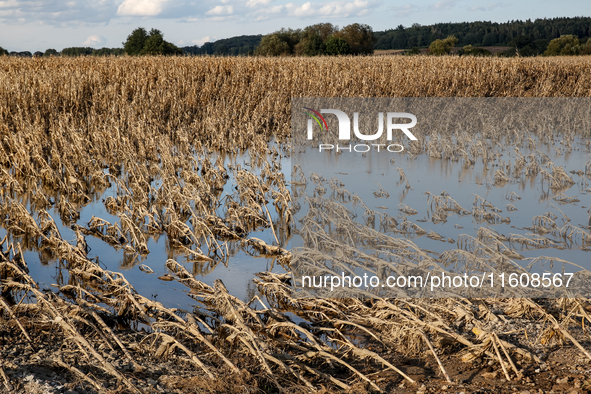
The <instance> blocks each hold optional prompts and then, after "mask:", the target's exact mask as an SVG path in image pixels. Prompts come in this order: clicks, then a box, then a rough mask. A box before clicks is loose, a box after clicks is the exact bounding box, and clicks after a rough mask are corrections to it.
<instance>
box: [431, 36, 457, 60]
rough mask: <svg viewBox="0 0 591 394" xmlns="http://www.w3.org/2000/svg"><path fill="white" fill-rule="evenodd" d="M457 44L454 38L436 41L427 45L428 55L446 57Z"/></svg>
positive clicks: (449, 37)
mask: <svg viewBox="0 0 591 394" xmlns="http://www.w3.org/2000/svg"><path fill="white" fill-rule="evenodd" d="M457 43H458V39H457V38H456V37H455V36H448V37H447V38H445V39H443V40H439V39H437V40H435V41H433V42H432V43H431V45H429V53H430V54H431V55H436V56H441V55H447V54H449V53H450V52H451V49H452V48H453V47H454V45H456V44H457Z"/></svg>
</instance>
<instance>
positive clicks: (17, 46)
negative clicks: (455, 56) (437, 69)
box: [0, 0, 590, 52]
mask: <svg viewBox="0 0 591 394" xmlns="http://www.w3.org/2000/svg"><path fill="white" fill-rule="evenodd" d="M589 10H590V8H589V3H588V0H561V1H559V2H557V1H556V0H529V1H520V2H514V1H510V0H500V1H496V0H488V1H479V0H471V1H470V0H441V1H436V0H415V1H413V2H412V3H410V2H408V0H401V1H398V0H395V1H391V0H390V1H387V0H337V1H330V0H329V1H321V0H313V1H312V0H311V1H306V0H303V1H298V0H291V1H283V0H222V1H210V0H201V1H192V0H97V1H91V0H72V1H68V0H64V1H62V0H7V1H1V0H0V46H2V47H3V48H5V49H7V50H9V51H25V50H28V51H31V52H33V51H38V50H39V51H45V49H47V48H55V49H57V50H62V49H63V48H64V47H71V46H90V47H95V48H101V47H105V46H106V47H121V46H122V45H121V43H122V42H123V41H125V39H126V37H127V35H128V34H129V33H130V32H131V31H132V30H133V29H134V28H136V27H138V26H142V27H145V28H147V29H150V28H157V29H160V30H161V31H162V32H163V33H164V38H165V39H166V40H167V41H171V42H173V43H175V44H177V45H179V46H185V45H195V44H196V45H201V44H203V43H204V42H206V41H215V40H216V39H220V38H228V37H232V36H237V35H243V34H267V33H270V32H273V31H275V30H278V29H280V28H281V27H291V28H299V27H305V26H307V25H311V24H314V23H319V22H331V23H333V24H335V25H338V26H341V27H342V26H345V25H348V24H350V23H355V22H359V23H366V24H368V25H370V26H372V27H373V29H374V30H376V31H377V30H385V29H389V28H394V27H396V26H398V25H400V24H402V25H404V26H410V25H412V24H413V23H420V24H432V23H438V22H464V21H480V20H487V21H494V22H506V21H508V20H514V19H521V20H525V19H536V18H553V17H558V16H589V14H590V12H589Z"/></svg>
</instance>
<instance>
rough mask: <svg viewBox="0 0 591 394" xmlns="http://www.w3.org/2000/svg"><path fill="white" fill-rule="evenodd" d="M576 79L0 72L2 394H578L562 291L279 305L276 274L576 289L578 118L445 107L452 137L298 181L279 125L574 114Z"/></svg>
mask: <svg viewBox="0 0 591 394" xmlns="http://www.w3.org/2000/svg"><path fill="white" fill-rule="evenodd" d="M458 70H462V71H461V72H460V71H458ZM590 71H591V64H590V63H589V61H588V59H586V58H581V59H566V58H555V59H476V58H471V59H465V58H458V57H441V58H424V59H423V58H421V59H419V58H400V59H394V58H385V57H382V58H372V57H367V58H365V57H355V58H354V57H342V58H334V59H333V58H330V59H329V58H315V59H307V58H306V59H304V58H285V59H283V58H273V59H270V58H190V59H189V58H151V57H146V58H117V59H109V58H105V59H102V58H101V59H99V58H97V59H91V58H79V59H67V58H48V59H45V58H33V59H18V58H6V59H5V58H2V59H1V60H0V119H1V122H0V184H1V185H2V187H1V189H0V217H1V222H0V281H1V282H0V284H1V285H0V286H1V287H0V392H7V393H13V392H18V393H63V392H70V393H71V392H73V391H76V392H78V393H95V392H98V393H122V392H125V393H128V392H129V393H162V392H164V393H203V392H212V393H214V392H215V393H226V392H229V393H245V392H252V393H258V392H287V393H289V392H291V393H300V392H310V393H312V392H329V393H333V392H356V393H357V392H361V393H363V392H367V393H369V392H412V393H416V392H417V391H419V392H441V391H450V392H456V391H458V392H460V391H466V392H474V391H478V390H481V391H483V392H485V391H490V390H495V391H498V392H513V391H515V390H526V389H531V388H532V387H534V388H535V389H540V390H543V391H544V390H545V391H550V390H556V391H559V390H566V389H576V390H581V391H582V390H586V389H587V388H588V387H590V386H591V381H588V380H587V375H588V371H589V370H590V369H591V364H590V363H591V353H590V350H591V341H590V340H589V328H588V327H589V324H590V323H591V318H590V317H589V313H591V300H589V299H588V298H587V295H586V294H585V293H584V292H583V291H580V292H578V293H576V294H574V295H569V294H560V295H556V294H553V296H552V297H550V296H548V295H547V294H543V293H536V292H533V293H527V294H513V293H511V294H509V293H507V294H502V295H500V294H493V295H491V294H484V295H483V294H480V295H479V294H472V293H470V294H466V293H464V292H459V291H449V289H439V290H438V292H435V293H432V294H421V293H420V292H418V291H416V289H415V290H414V292H413V291H411V292H410V293H404V294H395V295H391V294H380V293H379V292H376V291H372V290H371V289H367V288H366V289H364V290H363V293H361V292H359V293H357V294H350V293H338V292H332V293H326V292H325V293H324V294H320V296H318V294H309V295H308V296H306V295H305V294H304V295H303V296H302V292H301V291H300V290H301V289H300V288H299V287H300V286H299V285H300V284H301V283H299V282H298V277H297V275H295V274H294V271H295V270H296V269H301V268H302V267H303V269H304V270H305V272H308V273H309V274H310V275H325V274H328V273H329V271H334V272H336V273H337V274H340V272H338V271H339V270H340V271H343V269H345V270H349V271H347V272H349V273H350V274H361V273H363V272H371V273H372V274H375V275H376V276H379V277H380V278H386V277H388V276H389V275H391V274H395V275H399V276H400V275H402V276H404V275H411V274H412V275H415V276H420V274H421V272H422V271H425V270H427V271H428V270H431V271H433V272H436V273H440V274H442V273H443V271H445V273H448V274H452V273H458V272H463V270H466V269H469V270H474V272H476V271H477V270H479V269H480V271H479V272H482V271H483V270H482V267H484V266H486V267H489V268H490V269H493V268H498V267H504V266H507V267H510V268H511V269H514V270H522V271H524V270H528V272H531V273H536V272H537V271H536V269H537V270H542V269H547V268H548V267H550V266H551V267H550V268H552V269H555V270H557V272H560V273H562V270H563V268H562V267H563V266H573V267H574V266H577V267H579V268H580V270H581V271H583V270H586V269H588V268H589V267H588V265H589V264H588V256H589V248H590V247H591V246H590V245H589V240H590V237H589V232H590V230H589V223H588V220H589V205H590V203H589V202H588V200H589V198H588V194H589V192H590V191H591V190H590V185H589V182H590V181H591V158H590V156H589V152H590V146H589V130H590V127H589V123H588V122H589V117H588V111H587V112H584V111H582V112H581V111H578V112H577V113H576V114H574V115H573V116H572V118H569V115H570V113H568V112H566V113H564V114H563V115H562V116H560V117H559V121H560V122H561V123H560V126H561V127H554V125H553V124H551V123H548V122H546V123H544V122H542V121H541V119H539V117H540V115H539V114H536V113H532V114H531V117H532V119H533V120H535V122H534V123H536V122H537V124H542V125H544V124H545V125H546V126H547V127H544V128H541V129H527V128H515V127H513V126H515V125H512V127H509V126H507V127H505V126H503V127H501V128H500V129H499V128H496V127H492V126H490V127H488V126H486V125H487V124H488V123H487V122H485V120H487V119H488V118H487V116H488V115H487V113H486V112H482V113H473V112H470V111H468V110H466V109H464V110H462V108H461V107H460V108H457V109H456V113H458V114H460V115H461V118H462V119H461V120H462V122H464V123H463V124H470V125H471V126H470V128H468V129H466V130H460V129H455V128H452V127H447V126H446V124H448V126H449V125H450V124H451V123H452V122H451V120H449V119H447V118H441V119H439V120H438V122H439V125H434V126H433V127H432V128H425V127H424V126H421V124H420V123H419V124H418V126H417V127H419V129H417V137H418V138H417V140H416V141H414V140H408V135H407V136H406V137H405V136H402V135H400V136H398V135H397V137H396V138H398V137H400V138H398V140H397V141H396V142H395V143H399V144H400V145H401V146H403V147H404V151H403V152H399V153H396V154H388V155H379V156H376V155H373V154H370V153H369V152H367V154H365V155H364V153H366V152H357V153H351V152H343V153H340V154H334V153H332V154H331V153H329V152H325V153H326V154H325V155H316V156H310V155H309V154H310V153H312V151H311V150H308V151H304V150H299V149H296V148H297V147H298V145H297V144H296V142H297V138H296V137H295V136H294V135H292V128H291V125H292V117H293V116H295V115H294V114H295V112H294V111H293V109H292V107H291V106H292V103H293V102H296V101H297V100H298V98H301V97H423V98H425V97H448V98H451V97H454V96H461V97H545V98H547V99H548V100H550V99H551V100H555V101H552V105H555V106H556V107H555V108H554V109H555V111H554V112H551V113H556V112H557V111H558V108H560V106H564V105H565V101H564V100H563V101H560V99H559V97H565V96H575V97H588V96H589V92H590V91H591V90H590V89H591V77H590V76H591V72H590ZM384 75H388V76H391V78H390V77H388V78H385V77H384ZM329 76H330V77H329ZM396 81H406V82H405V83H397V82H396ZM575 81H576V82H575ZM556 100H557V101H556ZM310 108H312V107H310ZM585 108H587V109H588V107H585ZM316 109H318V110H320V109H321V108H320V107H317V108H316ZM509 109H510V106H509ZM409 111H410V110H409ZM401 112H402V110H401ZM300 115H301V114H300ZM575 115H576V116H575ZM298 116H299V115H298ZM416 116H417V119H419V121H420V120H421V115H420V113H417V114H416ZM470 117H472V118H474V119H473V122H469V120H470ZM450 119H451V118H450ZM569 119H571V120H570V121H571V123H572V124H570V125H569V124H568V122H569ZM306 121H307V120H306ZM332 121H333V122H334V119H333V120H332ZM466 122H467V123H466ZM327 124H328V125H329V126H328V127H329V128H330V129H331V130H332V127H333V126H332V123H330V122H329V123H327ZM491 124H492V123H491ZM565 125H566V126H568V127H566V126H565ZM316 126H318V127H320V126H321V125H320V124H318V125H316ZM316 126H314V127H316ZM480 126H482V127H480ZM550 126H552V127H550ZM570 126H573V127H570ZM421 127H423V128H421ZM476 129H478V130H476ZM412 130H413V131H414V129H412ZM499 130H500V131H499ZM312 142H318V140H317V139H313V140H312ZM320 142H321V143H330V142H329V141H320ZM327 158H330V160H327ZM329 197H330V198H329ZM312 226H317V227H315V228H312ZM331 226H332V227H331ZM333 229H334V232H332V230H333ZM308 230H310V231H308ZM311 230H313V231H311ZM324 234H326V237H325V236H324ZM328 235H330V237H329V236H328ZM345 235H346V236H347V237H348V238H347V237H345ZM331 237H334V238H331ZM335 239H336V240H337V241H339V242H340V244H339V245H340V247H342V248H345V249H341V251H340V254H339V252H337V251H336V249H337V248H335V247H334V245H333V244H331V243H332V242H333V241H335ZM315 241H317V244H318V245H319V246H320V249H318V250H317V251H315V252H314V253H321V254H318V255H311V257H309V256H308V255H305V254H304V256H303V258H302V254H301V251H302V248H304V247H308V246H309V245H310V244H314V242H315ZM331 245H332V246H331ZM343 245H344V246H343ZM376 250H377V252H376ZM370 251H371V253H370ZM304 252H305V251H304ZM334 256H336V259H335V258H334ZM543 256H544V257H543ZM359 258H361V260H359ZM359 261H361V262H362V263H363V264H361V265H360V263H359ZM301 262H304V263H305V264H304V265H301V264H300V263H301ZM567 262H568V263H567ZM333 263H335V264H333ZM337 263H338V264H337ZM355 264H357V265H358V266H355ZM532 264H533V265H536V264H537V266H536V267H537V268H535V269H532V270H529V268H528V266H530V265H532ZM540 267H541V268H540ZM397 270H398V271H397ZM413 270H415V271H413ZM489 271H490V270H489ZM489 271H487V272H489ZM522 271H519V272H522ZM316 272H318V274H316ZM539 272H542V271H539ZM544 272H545V271H544ZM583 279H584V278H583ZM583 282H584V281H583ZM583 282H579V283H583ZM553 284H554V283H553ZM526 287H527V286H526ZM530 287H531V286H530ZM579 289H582V290H584V289H585V288H584V286H582V287H580V288H579Z"/></svg>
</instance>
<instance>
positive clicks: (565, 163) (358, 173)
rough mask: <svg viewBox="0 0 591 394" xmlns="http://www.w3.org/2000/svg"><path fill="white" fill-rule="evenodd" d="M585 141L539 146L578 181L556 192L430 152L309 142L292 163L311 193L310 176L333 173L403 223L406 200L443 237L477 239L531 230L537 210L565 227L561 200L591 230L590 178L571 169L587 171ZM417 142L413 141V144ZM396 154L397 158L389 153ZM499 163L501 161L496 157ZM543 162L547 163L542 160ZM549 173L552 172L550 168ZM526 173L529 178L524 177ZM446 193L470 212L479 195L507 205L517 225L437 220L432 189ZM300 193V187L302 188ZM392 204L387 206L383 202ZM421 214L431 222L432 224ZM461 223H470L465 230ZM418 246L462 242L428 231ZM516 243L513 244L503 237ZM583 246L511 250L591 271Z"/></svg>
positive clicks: (297, 241)
mask: <svg viewBox="0 0 591 394" xmlns="http://www.w3.org/2000/svg"><path fill="white" fill-rule="evenodd" d="M586 142H587V141H586V140H581V139H577V138H576V139H575V142H574V143H573V152H572V153H567V154H564V153H563V154H562V155H556V154H555V153H556V152H555V149H554V148H555V147H557V146H560V142H555V145H553V146H546V145H542V144H540V143H538V147H537V150H538V151H540V152H543V153H544V154H546V155H548V157H549V158H550V159H551V160H552V161H553V162H554V164H555V165H557V166H562V167H564V168H565V170H566V172H567V173H568V174H569V175H570V176H571V177H572V178H573V180H574V181H575V182H576V183H575V184H574V185H572V186H571V187H570V188H568V189H566V190H559V191H553V190H552V189H549V183H548V181H544V183H543V185H542V180H541V177H540V176H539V175H538V177H537V178H536V179H535V181H533V179H531V178H525V180H520V181H518V182H513V181H511V182H508V183H506V184H504V185H501V186H495V185H494V172H495V171H496V170H497V169H498V167H495V166H493V165H490V164H489V170H488V172H485V171H484V164H483V163H482V159H481V158H479V159H477V161H476V164H475V165H474V166H471V167H467V168H466V167H464V166H463V162H462V160H460V161H459V162H453V161H450V160H442V159H437V158H431V157H429V156H428V155H427V154H420V155H418V156H416V157H414V158H412V159H408V157H409V156H408V155H407V154H401V153H389V152H383V151H381V152H379V153H378V152H376V151H370V152H368V153H367V154H366V155H365V157H364V156H363V155H362V154H361V153H349V152H343V153H341V154H339V155H335V154H334V153H331V152H323V153H319V152H318V148H315V149H313V148H307V149H306V150H305V151H304V152H299V153H295V154H293V156H292V163H293V165H294V166H295V165H299V166H300V167H301V168H302V170H303V172H304V174H305V175H306V176H307V177H308V184H307V187H306V193H307V194H308V195H313V193H314V189H315V187H316V185H315V184H314V183H313V182H311V181H310V180H309V176H310V174H311V173H316V174H318V175H320V176H322V177H323V178H325V179H326V180H327V181H328V180H330V179H331V178H333V177H334V178H338V179H339V180H340V181H341V182H342V183H344V185H345V186H344V188H345V189H346V190H348V191H349V192H351V193H352V194H357V195H358V196H359V197H360V198H361V199H362V200H363V202H364V203H365V204H366V205H367V206H368V207H369V208H370V209H373V210H376V211H380V212H384V213H387V214H388V215H390V216H392V217H394V218H395V219H396V220H398V221H399V222H400V220H399V219H401V218H403V214H402V213H401V212H400V211H399V210H398V208H399V207H398V204H400V203H403V204H405V205H407V206H409V207H411V208H414V209H415V210H417V211H418V214H416V215H408V216H407V217H408V220H409V221H413V222H415V223H416V224H418V225H419V226H420V227H421V228H423V229H424V230H426V231H427V232H429V230H432V231H434V232H436V233H437V234H439V235H442V236H444V237H445V238H444V240H443V241H446V239H447V238H452V239H454V240H455V241H457V239H458V236H460V235H461V234H469V235H472V236H474V237H476V235H477V231H478V229H479V228H480V227H489V228H491V229H493V230H495V231H497V232H498V233H500V234H504V235H509V234H521V235H524V236H527V235H528V234H529V233H531V231H530V230H527V229H524V227H531V226H532V225H533V222H532V219H533V217H534V216H536V215H542V214H544V213H546V212H552V213H554V214H555V215H556V216H558V218H557V219H556V223H557V224H558V225H559V226H561V225H562V224H563V221H562V214H561V213H560V211H559V210H558V209H556V208H555V207H553V206H551V205H550V203H554V204H555V205H556V206H557V207H558V208H560V210H562V211H563V212H564V213H565V214H566V215H567V216H568V217H570V219H571V222H570V223H571V224H572V225H575V226H577V227H581V228H583V229H586V231H587V232H589V230H588V225H589V224H588V221H589V214H588V213H587V210H588V208H589V204H590V203H591V199H589V196H588V194H589V192H588V191H586V190H589V189H588V188H589V187H591V179H589V178H585V176H584V175H583V176H579V175H576V174H570V171H571V170H575V171H579V170H581V171H584V170H585V163H586V162H588V161H590V160H591V154H590V152H589V148H588V147H586ZM410 143H412V142H410V141H407V142H406V144H407V146H408V144H410ZM534 152H535V150H531V151H530V150H529V149H521V153H522V154H523V155H525V156H527V155H528V154H530V153H534ZM392 158H394V160H395V162H394V163H392V162H391V161H390V159H392ZM515 158H516V155H515V154H514V153H513V146H510V145H509V146H508V148H507V149H505V151H504V152H503V156H502V157H501V160H504V161H505V162H508V161H509V160H511V161H512V162H513V163H514V162H515ZM495 163H496V162H495ZM397 168H401V169H402V170H403V171H404V173H405V174H406V177H407V179H408V181H409V183H410V186H411V187H412V189H409V190H407V189H405V187H404V184H403V183H402V184H400V185H398V181H399V172H398V170H397ZM542 168H546V167H545V166H542ZM548 171H549V172H551V171H550V170H549V169H548ZM522 179H524V178H523V177H522ZM378 184H380V185H381V186H382V188H383V189H384V190H385V191H386V192H388V193H389V194H390V196H389V197H387V198H386V197H381V198H376V197H375V196H374V194H373V192H374V191H378V190H379V186H378ZM325 188H326V194H325V195H324V197H327V198H328V196H329V195H330V187H329V186H328V183H325ZM300 190H302V188H301V187H300ZM443 191H446V192H447V193H448V194H449V195H450V197H452V198H453V199H455V200H456V201H457V202H458V203H459V204H460V205H461V206H462V207H463V208H464V209H465V210H467V211H472V208H473V203H474V199H475V194H478V195H479V196H481V197H482V198H484V199H486V200H487V201H489V202H490V203H492V204H493V205H494V206H496V207H497V208H499V209H501V210H502V212H500V215H501V216H502V217H503V218H505V217H509V218H510V219H511V221H510V223H499V224H489V223H487V222H481V223H478V222H477V221H476V219H475V218H474V217H473V216H472V215H465V216H459V215H457V214H455V213H453V212H451V213H450V215H449V216H448V218H447V222H440V223H437V224H435V223H433V222H432V221H431V220H430V217H429V203H428V196H427V195H426V194H425V192H430V193H432V194H435V195H440V194H441V193H442V192H443ZM510 192H515V193H516V194H517V195H518V196H520V197H521V199H520V200H514V201H510V200H509V199H507V198H506V195H507V193H510ZM560 192H562V193H564V194H565V195H567V196H569V197H577V198H578V199H579V200H580V202H577V203H570V204H559V203H558V202H557V201H554V200H553V198H554V197H555V196H556V194H558V193H560ZM300 193H301V192H300ZM298 202H299V203H300V205H301V206H302V210H301V211H300V212H298V213H297V215H296V218H301V217H302V216H304V215H305V212H306V211H305V209H306V204H305V202H304V201H303V198H300V199H298ZM507 204H513V205H514V206H515V207H516V208H517V211H508V210H507ZM345 206H346V207H347V208H348V209H350V210H351V211H352V212H354V213H356V214H357V217H358V218H359V220H361V221H362V219H361V217H362V215H363V213H364V209H363V208H361V207H357V208H355V207H353V206H352V203H346V204H345ZM378 207H387V208H388V209H383V208H378ZM419 220H426V221H425V222H422V221H419ZM459 226H462V227H463V228H458V227H459ZM376 229H379V219H377V218H376ZM403 236H404V235H402V234H393V237H395V238H396V237H403ZM545 237H547V238H550V239H553V240H555V241H560V240H561V238H556V237H555V236H553V235H552V234H546V235H545ZM301 241H302V240H301V238H300V237H294V238H293V239H292V246H300V245H301ZM413 242H415V243H416V244H417V245H418V246H419V247H421V248H423V249H428V250H431V251H434V252H437V253H438V254H439V253H442V252H444V251H445V250H450V249H455V248H457V242H456V243H454V244H450V243H448V242H442V241H438V240H433V239H430V238H428V237H427V236H426V235H423V236H418V237H415V238H413ZM504 244H505V245H507V246H509V243H508V242H505V243H504ZM580 247H581V245H580V243H579V244H578V245H571V246H570V247H569V248H566V249H564V250H559V249H556V248H550V249H537V250H526V249H522V248H521V247H520V245H519V244H514V245H513V247H512V249H514V250H516V251H517V252H518V253H520V254H522V255H523V256H524V257H526V258H528V257H537V256H550V257H558V258H561V259H564V260H568V261H571V262H573V263H576V264H579V265H582V266H584V267H585V268H587V269H591V259H590V257H591V253H588V252H585V251H583V250H581V249H580ZM514 261H515V262H516V263H518V264H520V265H527V263H528V260H514Z"/></svg>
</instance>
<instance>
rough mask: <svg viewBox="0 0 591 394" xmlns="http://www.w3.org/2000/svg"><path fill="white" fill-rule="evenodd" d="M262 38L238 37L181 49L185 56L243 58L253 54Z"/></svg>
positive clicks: (259, 36) (257, 36) (258, 36)
mask: <svg viewBox="0 0 591 394" xmlns="http://www.w3.org/2000/svg"><path fill="white" fill-rule="evenodd" d="M262 38H263V36H262V35H261V34H259V35H256V36H238V37H232V38H225V39H223V40H218V41H216V42H206V43H205V44H203V45H201V46H197V45H193V46H190V47H182V48H181V49H182V50H183V53H185V55H190V56H196V55H216V56H224V55H227V56H245V55H252V54H254V50H255V49H256V48H257V47H258V46H259V44H260V43H261V39H262Z"/></svg>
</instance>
